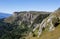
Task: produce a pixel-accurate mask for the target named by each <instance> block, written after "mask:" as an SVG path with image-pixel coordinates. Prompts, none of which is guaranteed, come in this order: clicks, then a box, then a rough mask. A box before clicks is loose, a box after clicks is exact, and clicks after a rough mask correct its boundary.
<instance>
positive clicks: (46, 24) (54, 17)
mask: <svg viewBox="0 0 60 39" xmlns="http://www.w3.org/2000/svg"><path fill="white" fill-rule="evenodd" d="M59 23H60V9H58V10H56V11H55V12H53V13H52V14H50V15H49V16H48V17H47V18H45V19H44V20H43V21H42V22H41V23H40V24H39V26H36V28H34V29H33V32H34V31H35V30H36V29H37V28H38V27H39V31H38V37H39V36H40V35H41V33H42V31H43V28H45V29H46V28H48V31H52V30H54V29H55V27H57V25H58V24H59Z"/></svg>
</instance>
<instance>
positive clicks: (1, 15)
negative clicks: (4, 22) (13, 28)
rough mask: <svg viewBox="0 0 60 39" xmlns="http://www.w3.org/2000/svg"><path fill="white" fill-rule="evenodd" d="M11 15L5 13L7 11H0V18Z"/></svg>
mask: <svg viewBox="0 0 60 39" xmlns="http://www.w3.org/2000/svg"><path fill="white" fill-rule="evenodd" d="M11 15H12V14H7V13H1V12H0V19H2V18H6V17H9V16H11Z"/></svg>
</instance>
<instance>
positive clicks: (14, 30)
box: [0, 9, 60, 39]
mask: <svg viewBox="0 0 60 39" xmlns="http://www.w3.org/2000/svg"><path fill="white" fill-rule="evenodd" d="M0 31H1V32H0V39H58V38H60V34H59V33H60V9H58V10H56V11H54V12H43V11H41V12H37V11H28V12H27V11H21V12H14V13H13V15H11V16H10V17H8V18H5V19H3V20H2V21H1V20H0ZM1 33H2V34H1Z"/></svg>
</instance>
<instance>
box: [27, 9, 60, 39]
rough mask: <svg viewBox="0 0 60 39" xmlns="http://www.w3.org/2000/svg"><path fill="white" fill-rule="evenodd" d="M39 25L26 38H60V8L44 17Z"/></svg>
mask: <svg viewBox="0 0 60 39" xmlns="http://www.w3.org/2000/svg"><path fill="white" fill-rule="evenodd" d="M39 26H40V27H38V29H36V28H35V29H36V30H35V31H34V33H31V34H29V36H27V37H26V39H60V9H57V10H56V11H54V12H53V13H52V14H50V15H49V16H48V17H47V18H45V19H43V21H42V22H41V23H40V25H39ZM43 28H44V29H43ZM39 29H40V30H39ZM37 36H39V37H37Z"/></svg>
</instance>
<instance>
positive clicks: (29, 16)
mask: <svg viewBox="0 0 60 39" xmlns="http://www.w3.org/2000/svg"><path fill="white" fill-rule="evenodd" d="M49 14H50V12H37V11H29V12H27V11H23V12H14V14H13V15H12V16H10V17H9V18H7V19H5V20H4V21H5V22H7V23H13V22H16V23H17V24H18V23H22V22H24V23H26V24H27V25H30V24H35V23H38V22H39V23H40V22H41V21H42V20H43V19H44V18H46V17H47V16H48V15H49ZM40 19H41V20H40Z"/></svg>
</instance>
